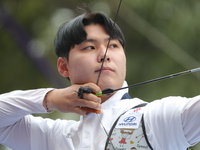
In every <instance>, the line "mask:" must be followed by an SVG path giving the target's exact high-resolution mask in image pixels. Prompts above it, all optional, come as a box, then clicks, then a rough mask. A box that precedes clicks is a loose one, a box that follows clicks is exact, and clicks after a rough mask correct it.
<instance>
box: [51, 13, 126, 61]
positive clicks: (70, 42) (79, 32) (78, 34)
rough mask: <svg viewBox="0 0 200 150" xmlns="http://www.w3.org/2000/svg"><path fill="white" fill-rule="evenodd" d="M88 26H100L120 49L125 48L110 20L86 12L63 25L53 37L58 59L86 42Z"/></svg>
mask: <svg viewBox="0 0 200 150" xmlns="http://www.w3.org/2000/svg"><path fill="white" fill-rule="evenodd" d="M90 24H101V25H103V26H104V27H105V30H106V33H107V34H108V35H109V36H110V38H111V39H117V40H119V42H120V43H121V45H122V47H123V48H124V47H125V38H124V35H123V33H122V31H121V29H120V28H119V26H118V25H117V24H116V23H114V22H113V20H112V19H111V18H109V17H108V16H106V15H105V14H104V13H102V12H88V13H84V14H82V15H80V16H77V17H76V18H74V19H72V20H70V21H68V22H65V23H63V24H62V25H61V26H60V27H59V29H58V32H57V34H56V36H55V39H54V46H55V52H56V55H57V56H58V57H66V58H67V59H68V55H69V52H70V49H71V48H73V47H74V46H75V45H78V44H80V43H81V42H83V41H84V40H86V37H87V33H86V31H85V29H84V27H85V26H87V25H90Z"/></svg>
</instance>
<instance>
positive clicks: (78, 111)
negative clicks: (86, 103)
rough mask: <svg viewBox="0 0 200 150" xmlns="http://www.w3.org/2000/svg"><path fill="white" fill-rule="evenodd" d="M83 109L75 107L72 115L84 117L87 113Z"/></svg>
mask: <svg viewBox="0 0 200 150" xmlns="http://www.w3.org/2000/svg"><path fill="white" fill-rule="evenodd" d="M82 108H83V107H80V106H79V107H75V108H74V113H77V114H79V115H86V114H87V113H88V111H86V110H84V109H82Z"/></svg>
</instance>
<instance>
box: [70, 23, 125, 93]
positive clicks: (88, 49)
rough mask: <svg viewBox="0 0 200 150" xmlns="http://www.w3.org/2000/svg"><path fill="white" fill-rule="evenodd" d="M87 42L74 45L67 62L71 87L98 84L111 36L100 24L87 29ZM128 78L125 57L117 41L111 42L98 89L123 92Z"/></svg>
mask: <svg viewBox="0 0 200 150" xmlns="http://www.w3.org/2000/svg"><path fill="white" fill-rule="evenodd" d="M85 30H86V32H87V39H86V40H85V41H83V42H82V43H81V44H79V45H75V46H74V47H73V48H72V49H71V50H70V52H69V59H68V61H67V69H68V77H69V78H70V81H71V83H72V84H84V83H88V82H92V83H96V82H97V78H98V75H99V72H100V68H101V65H102V59H103V57H104V54H105V51H106V47H107V45H108V41H109V35H108V34H107V33H106V31H105V29H104V27H103V26H102V25H99V24H91V25H88V26H85ZM125 75H126V57H125V53H124V50H123V48H122V46H121V44H120V42H119V41H118V40H111V41H110V43H109V48H108V51H107V54H106V59H105V61H104V64H103V70H102V73H101V76H100V80H99V84H98V85H99V86H100V88H101V89H102V90H103V89H105V88H113V89H115V88H120V87H121V86H122V84H123V81H124V79H125Z"/></svg>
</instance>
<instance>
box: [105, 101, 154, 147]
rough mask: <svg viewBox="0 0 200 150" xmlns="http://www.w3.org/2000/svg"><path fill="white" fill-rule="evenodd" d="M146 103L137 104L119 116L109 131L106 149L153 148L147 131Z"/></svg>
mask: <svg viewBox="0 0 200 150" xmlns="http://www.w3.org/2000/svg"><path fill="white" fill-rule="evenodd" d="M145 105H146V103H144V104H140V105H137V106H135V107H133V108H131V109H129V110H128V111H126V112H125V113H123V114H122V115H120V116H119V117H118V119H117V120H116V121H115V123H114V124H113V126H112V128H111V130H110V132H109V135H108V138H107V141H106V146H105V150H153V149H152V147H151V145H150V143H149V142H148V139H147V136H146V132H145V126H144V120H143V109H144V106H145Z"/></svg>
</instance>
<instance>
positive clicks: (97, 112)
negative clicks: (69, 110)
mask: <svg viewBox="0 0 200 150" xmlns="http://www.w3.org/2000/svg"><path fill="white" fill-rule="evenodd" d="M82 110H85V111H87V112H91V113H96V114H100V113H101V110H96V109H92V108H88V107H82Z"/></svg>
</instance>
